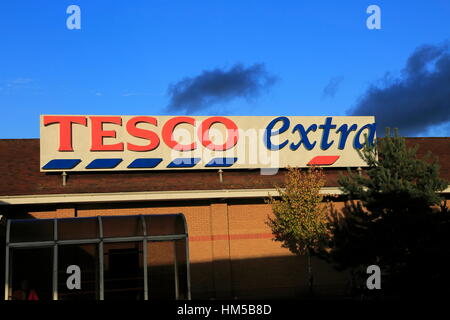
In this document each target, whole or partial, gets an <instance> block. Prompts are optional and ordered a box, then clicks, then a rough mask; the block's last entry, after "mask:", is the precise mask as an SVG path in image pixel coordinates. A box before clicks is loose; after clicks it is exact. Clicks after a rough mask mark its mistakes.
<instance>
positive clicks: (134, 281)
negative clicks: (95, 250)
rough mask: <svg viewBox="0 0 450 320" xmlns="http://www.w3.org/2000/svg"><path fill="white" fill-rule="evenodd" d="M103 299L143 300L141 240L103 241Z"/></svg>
mask: <svg viewBox="0 0 450 320" xmlns="http://www.w3.org/2000/svg"><path fill="white" fill-rule="evenodd" d="M103 252H104V259H103V262H104V288H105V300H144V267H143V251H142V242H122V243H105V244H104V245H103Z"/></svg>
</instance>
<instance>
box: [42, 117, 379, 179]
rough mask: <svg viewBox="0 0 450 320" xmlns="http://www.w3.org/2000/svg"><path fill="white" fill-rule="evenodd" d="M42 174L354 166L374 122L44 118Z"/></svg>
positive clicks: (356, 119)
mask: <svg viewBox="0 0 450 320" xmlns="http://www.w3.org/2000/svg"><path fill="white" fill-rule="evenodd" d="M40 131H41V138H40V144H41V145H40V147H41V158H40V165H41V171H97V170H101V171H103V170H175V169H211V168H236V169H240V168H242V169H244V168H247V169H252V168H253V169H257V168H283V167H286V166H293V167H294V166H295V167H306V166H310V165H320V166H331V167H359V166H365V165H366V164H365V163H364V162H363V161H362V159H360V157H359V156H358V153H357V149H361V148H362V147H363V145H364V143H365V142H366V140H365V136H367V137H368V142H369V143H372V142H373V141H374V139H375V132H376V125H375V119H374V117H371V116H367V117H339V116H336V117H331V116H330V117H327V116H320V117H309V116H308V117H301V116H275V117H274V116H231V117H225V116H98V115H92V116H87V115H42V116H41V119H40Z"/></svg>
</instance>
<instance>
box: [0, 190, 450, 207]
mask: <svg viewBox="0 0 450 320" xmlns="http://www.w3.org/2000/svg"><path fill="white" fill-rule="evenodd" d="M321 193H322V194H329V195H340V194H342V191H341V190H340V189H339V188H338V187H324V188H322V189H321ZM441 193H450V186H449V187H448V188H447V189H445V190H443V191H442V192H441ZM269 195H271V196H277V195H278V192H277V190H276V189H274V188H272V189H222V190H182V191H148V192H115V193H73V194H48V195H21V196H6V197H5V196H3V197H2V196H0V206H1V205H14V204H52V203H92V202H133V201H161V200H201V199H234V198H265V197H268V196H269Z"/></svg>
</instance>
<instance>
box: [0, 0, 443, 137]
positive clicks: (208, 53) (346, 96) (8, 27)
mask: <svg viewBox="0 0 450 320" xmlns="http://www.w3.org/2000/svg"><path fill="white" fill-rule="evenodd" d="M71 4H75V5H78V6H79V7H80V8H81V30H69V29H67V27H66V19H67V17H68V16H69V15H68V14H67V13H66V9H67V7H68V6H69V5H71ZM130 4H132V6H131V5H130ZM371 4H376V5H378V6H379V7H380V8H381V30H369V29H368V28H367V27H366V19H367V17H368V16H369V15H368V14H367V13H366V8H367V7H368V6H369V5H371ZM449 16H450V1H446V0H432V1H424V0H419V1H401V0H396V1H378V0H376V1H356V0H355V1H331V0H328V1H325V0H316V1H299V0H296V1H287V0H286V1H280V0H278V1H264V0H259V1H249V0H246V1H243V0H241V1H234V0H227V1H216V0H208V1H200V0H198V1H193V0H191V1H186V0H184V1H170V0H164V1H155V0H147V1H137V0H136V1H132V2H126V1H101V0H96V1H81V0H72V1H50V0H40V1H37V0H33V1H24V0H15V1H11V0H8V1H2V2H1V4H0V45H1V47H0V108H1V110H2V126H1V128H0V138H37V137H38V136H39V115H40V114H111V115H130V114H131V115H159V114H165V113H166V111H165V109H166V107H167V105H168V104H169V102H170V96H169V95H168V87H169V85H171V84H174V83H177V82H178V81H180V80H182V79H184V78H186V77H196V76H198V75H200V74H201V73H202V72H203V71H205V70H213V69H216V68H221V69H224V70H227V69H229V68H231V67H232V66H234V65H235V64H237V63H240V64H242V65H244V66H251V65H254V64H257V63H261V64H264V66H265V69H266V70H267V72H269V73H270V74H272V75H274V76H276V77H277V79H278V81H277V82H276V83H275V84H274V85H273V86H271V87H270V88H268V89H267V90H263V92H261V94H260V95H258V96H255V97H252V98H250V99H245V98H239V97H237V98H235V99H231V100H228V101H224V102H219V103H216V104H215V105H213V106H210V107H208V108H206V109H204V110H198V112H197V114H220V115H306V116H308V115H336V116H338V115H346V114H348V112H349V110H350V109H351V108H354V107H355V106H356V104H357V103H358V101H360V99H361V97H362V95H364V94H365V92H366V90H367V89H368V88H369V86H370V85H371V84H374V83H379V81H380V79H382V78H383V77H384V76H385V74H386V72H389V73H390V75H391V76H392V77H400V76H401V74H402V69H403V68H404V67H405V64H406V62H407V59H408V58H409V57H410V56H411V54H412V53H413V52H414V50H416V48H418V47H420V46H422V45H426V44H428V45H441V44H442V43H444V42H445V41H448V40H449V38H450V37H449V30H450V19H449V18H448V17H449ZM330 82H331V83H335V86H334V89H335V90H332V93H334V94H328V95H324V89H325V88H326V87H327V86H328V85H329V84H330ZM449 106H450V105H449ZM440 107H441V110H442V106H440ZM444 107H446V106H444ZM449 111H450V107H449ZM172 114H173V113H172ZM405 117H408V112H405ZM419 131H420V132H419ZM419 131H417V132H414V133H412V134H411V135H421V136H448V135H449V134H450V125H449V122H448V121H447V122H442V123H438V124H434V125H432V126H429V127H427V128H426V130H425V129H423V130H419Z"/></svg>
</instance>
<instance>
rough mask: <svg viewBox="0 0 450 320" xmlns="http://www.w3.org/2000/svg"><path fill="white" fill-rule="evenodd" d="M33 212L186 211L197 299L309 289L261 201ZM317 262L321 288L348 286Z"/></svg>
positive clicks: (302, 266) (301, 263)
mask: <svg viewBox="0 0 450 320" xmlns="http://www.w3.org/2000/svg"><path fill="white" fill-rule="evenodd" d="M337 206H338V207H339V206H340V205H339V204H337ZM29 213H30V214H31V215H32V216H33V217H35V218H62V217H74V216H75V214H76V215H77V216H78V217H89V216H97V215H102V216H106V215H136V214H167V213H183V214H184V215H185V217H186V220H187V224H188V229H189V239H190V241H189V251H190V262H191V283H192V294H193V298H231V297H237V298H252V297H253V298H255V297H256V298H258V297H289V296H293V295H296V294H299V293H302V292H305V291H306V288H307V282H306V261H305V259H304V258H302V257H296V256H294V255H292V254H291V253H290V252H289V251H288V250H287V249H285V248H282V247H281V244H280V243H278V242H275V241H273V240H272V234H271V231H270V228H269V227H268V226H267V225H266V221H267V217H268V216H269V215H271V214H272V213H271V208H270V205H267V204H264V203H262V202H261V201H259V202H258V201H256V202H255V201H254V202H253V203H249V202H242V201H240V202H238V203H236V201H235V202H233V201H230V202H228V203H226V202H211V203H202V204H196V205H191V206H189V205H186V204H182V205H177V202H173V203H171V205H168V204H165V205H159V204H153V203H144V204H139V205H137V204H123V203H121V204H108V205H102V204H96V205H84V206H83V205H78V206H77V208H75V206H72V207H70V206H57V207H55V208H53V209H52V210H47V209H45V207H44V208H42V209H40V210H39V211H38V210H33V209H31V210H30V211H29ZM313 266H314V270H315V273H316V284H317V285H318V286H324V285H328V286H329V285H330V284H331V285H336V287H340V288H343V287H344V283H345V281H346V276H345V275H344V274H339V273H337V272H335V271H334V270H333V269H332V268H331V267H330V266H329V265H327V264H326V263H324V262H322V261H320V260H314V261H313Z"/></svg>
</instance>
